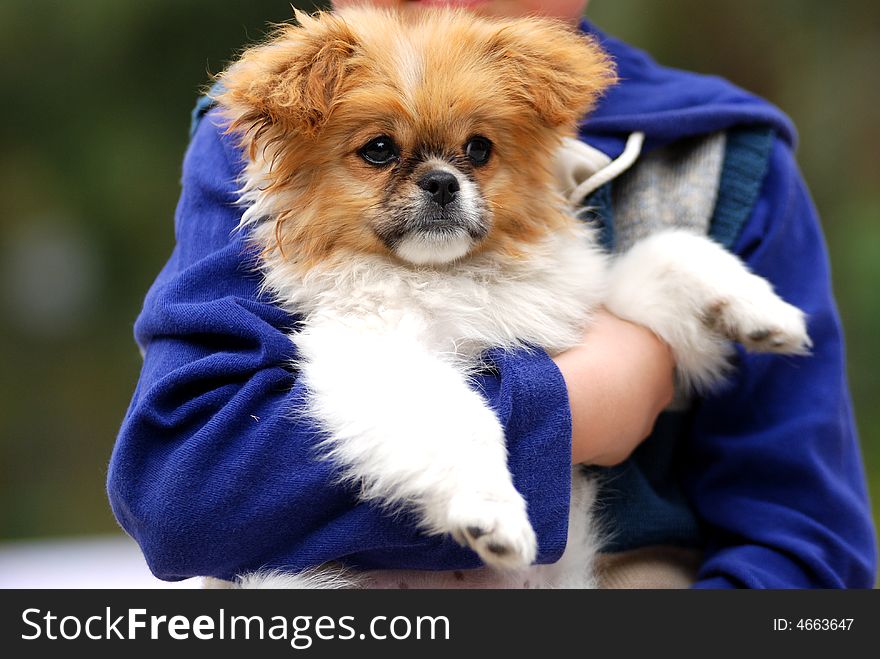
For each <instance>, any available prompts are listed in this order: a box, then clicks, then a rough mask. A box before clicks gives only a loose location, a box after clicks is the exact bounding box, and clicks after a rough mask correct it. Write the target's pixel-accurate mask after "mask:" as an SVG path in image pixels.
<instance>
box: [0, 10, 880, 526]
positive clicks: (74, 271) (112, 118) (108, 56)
mask: <svg viewBox="0 0 880 659" xmlns="http://www.w3.org/2000/svg"><path fill="white" fill-rule="evenodd" d="M296 4H297V5H298V6H302V7H312V6H313V5H311V4H310V3H296ZM291 13H292V12H291V9H290V5H289V3H287V2H284V1H282V0H212V1H211V2H208V1H207V0H145V1H144V2H119V1H118V0H67V1H61V2H58V1H48V0H47V1H44V2H30V1H28V0H2V2H0V145H2V146H0V218H2V223H3V224H2V232H0V364H2V366H0V410H2V413H0V469H2V471H0V474H2V476H0V539H13V538H32V537H44V536H64V535H83V534H92V533H100V532H107V531H112V530H114V529H115V528H116V524H115V522H114V520H113V517H112V515H111V514H110V511H109V507H108V504H107V501H106V497H105V494H104V479H105V475H106V464H107V461H108V458H109V455H110V451H111V448H112V445H113V441H114V438H115V435H116V432H117V430H118V427H119V424H120V421H121V419H122V416H123V414H124V412H125V409H126V406H127V405H128V402H129V399H130V397H131V394H132V391H133V390H134V386H135V382H136V380H137V376H138V370H139V368H140V356H139V354H138V351H137V348H136V347H135V345H134V341H133V339H132V324H133V322H134V319H135V317H136V315H137V313H138V311H139V309H140V305H141V302H142V299H143V296H144V294H145V293H146V291H147V288H148V287H149V285H150V283H151V281H152V279H153V277H154V276H155V275H156V273H157V272H158V270H159V269H160V268H161V266H162V264H163V263H164V261H165V259H166V257H167V256H168V254H169V253H170V250H171V247H172V241H173V227H172V217H173V213H174V207H175V203H176V201H177V195H178V192H179V188H178V179H179V172H180V163H181V158H182V155H183V151H184V149H185V147H186V142H187V128H188V124H189V111H190V108H191V106H192V104H193V102H194V100H195V98H196V96H197V94H198V90H199V89H200V87H201V86H202V85H203V84H204V83H205V82H206V81H207V80H208V74H209V72H211V73H213V72H217V71H219V70H221V69H222V68H223V65H224V63H226V62H227V61H228V60H229V58H230V57H232V55H233V54H234V53H235V52H236V51H237V50H238V49H239V48H240V47H241V46H243V45H244V44H246V43H248V42H251V41H254V40H256V39H259V38H260V37H261V35H263V34H264V33H265V26H266V24H267V22H269V21H281V20H285V19H287V18H289V17H290V16H291ZM588 16H589V17H590V18H591V19H592V20H594V21H595V22H596V23H597V24H599V25H600V26H601V27H603V28H604V29H605V30H606V31H608V32H610V33H612V34H615V35H617V36H619V37H622V38H624V39H626V40H628V41H629V42H631V43H633V44H635V45H638V46H640V47H642V48H645V49H647V50H649V51H650V52H652V53H653V54H654V55H655V56H656V57H657V58H658V59H659V60H660V61H661V62H663V63H666V64H669V65H673V66H678V67H683V68H689V69H693V70H698V71H702V72H711V73H717V74H720V75H722V76H725V77H727V78H730V79H731V80H733V81H734V82H736V83H738V84H740V85H741V86H743V87H746V88H748V89H750V90H752V91H754V92H757V93H758V94H761V95H763V96H765V97H767V98H769V99H770V100H772V101H773V102H775V103H776V104H777V105H779V106H781V107H782V108H783V109H784V110H785V111H786V112H788V113H789V114H790V115H791V116H792V117H793V118H794V120H795V122H796V123H797V125H798V127H799V129H800V132H801V146H800V151H799V161H800V164H801V166H802V168H803V171H804V174H805V176H806V179H807V181H808V183H809V185H810V188H811V189H812V191H813V194H814V197H815V200H816V203H817V205H818V207H819V209H820V212H821V215H822V218H823V224H824V227H825V230H826V232H827V237H828V243H829V248H830V251H831V255H832V262H833V267H834V284H835V290H836V292H837V295H838V300H839V305H840V310H841V313H842V315H843V320H844V324H845V327H846V332H847V338H848V348H849V369H850V370H849V373H850V381H851V385H852V390H853V395H854V399H855V407H856V413H857V417H858V422H859V428H860V433H861V439H862V446H863V450H864V454H865V460H866V464H867V469H868V472H869V476H870V479H871V483H872V489H873V496H874V507H875V511H877V510H880V505H878V504H880V501H878V493H880V375H878V359H877V355H878V352H880V351H878V348H877V343H876V342H877V338H878V336H880V294H878V292H877V289H878V284H880V185H878V182H880V176H878V154H880V121H878V120H877V108H878V107H880V85H878V84H877V81H878V71H877V67H878V64H880V3H876V2H873V1H871V0H863V1H859V0H848V1H845V2H830V1H828V0H772V1H771V2H767V1H766V0H736V1H735V2H732V1H718V2H705V1H704V0H664V1H663V2H660V1H658V0H593V2H592V4H591V7H590V10H589V12H588Z"/></svg>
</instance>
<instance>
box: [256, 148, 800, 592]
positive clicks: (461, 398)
mask: <svg viewBox="0 0 880 659" xmlns="http://www.w3.org/2000/svg"><path fill="white" fill-rule="evenodd" d="M266 157H267V158H268V159H269V160H271V157H272V154H271V153H269V154H267V156H266ZM263 167H264V165H261V164H260V163H251V164H250V165H249V166H248V168H247V169H246V173H245V186H244V189H243V194H242V199H243V201H244V202H245V203H247V204H248V205H249V206H248V209H247V210H246V211H245V213H244V216H243V219H242V225H243V226H248V227H249V228H250V229H251V230H252V238H253V240H254V241H255V242H256V243H257V244H258V245H261V246H267V245H271V244H272V241H273V240H274V227H273V225H272V223H271V222H261V221H260V220H261V219H262V218H265V217H271V215H272V214H273V212H274V209H276V208H283V207H285V206H286V205H287V204H288V203H289V202H290V200H287V199H283V198H280V197H281V195H276V196H274V197H271V198H270V197H267V195H265V194H263V193H262V192H261V182H262V180H263V178H264V177H263V174H262V172H263V171H264V170H263ZM303 212H304V213H305V212H307V211H306V210H304V211H303ZM301 219H302V218H301ZM268 254H269V256H268V257H267V259H266V261H265V262H264V263H263V266H264V267H263V272H264V275H265V288H266V290H267V291H268V292H270V293H271V294H272V295H274V297H275V299H276V300H277V302H278V303H279V304H280V305H282V306H283V307H285V308H287V309H289V310H291V311H295V312H296V313H298V314H301V315H303V317H304V321H303V323H302V325H301V330H300V331H299V332H298V333H296V334H295V335H293V336H292V337H291V338H292V340H293V341H294V343H295V344H296V347H297V353H298V364H297V366H298V368H299V369H300V371H301V377H302V378H303V382H304V383H305V384H306V386H307V389H308V392H309V402H310V413H311V414H312V415H313V416H314V418H315V419H316V420H317V422H318V423H319V424H320V426H321V427H322V428H323V430H324V431H325V433H326V436H325V439H324V441H323V442H322V443H321V448H322V450H323V457H325V458H326V459H330V460H332V461H333V462H334V463H335V464H336V465H337V466H338V468H339V472H340V475H341V478H342V479H344V480H346V481H348V482H350V483H352V484H354V485H356V486H357V487H358V488H359V492H360V496H361V498H362V499H364V500H368V501H373V502H376V503H378V504H380V505H382V506H385V507H386V508H387V509H388V510H389V511H395V510H398V509H401V508H406V509H408V510H410V511H414V512H415V513H416V514H417V516H418V519H419V520H420V522H421V527H422V529H423V530H424V532H425V533H428V534H448V535H451V536H452V537H453V538H455V539H456V540H458V541H459V542H461V543H462V544H465V545H467V546H469V547H471V549H473V550H474V551H475V552H476V553H477V554H478V555H479V556H480V557H481V558H482V559H483V561H484V562H485V563H486V564H487V565H488V566H489V567H488V568H483V569H481V570H475V571H468V572H466V573H458V572H440V573H434V572H431V573H414V572H411V571H381V572H372V573H365V574H361V575H359V576H358V581H357V582H353V581H349V580H347V579H346V578H340V574H339V573H338V571H328V572H326V573H324V572H322V571H320V570H318V571H317V572H315V571H311V572H310V573H309V574H307V575H296V576H294V577H291V576H290V575H283V574H279V573H272V574H268V575H249V576H247V577H246V578H245V579H244V580H243V581H242V583H241V585H243V586H246V587H260V586H290V587H316V586H321V587H344V586H350V585H365V586H367V587H400V586H401V585H407V586H412V587H446V586H451V587H462V586H465V587H466V586H471V587H481V588H482V587H518V588H522V587H536V588H541V587H594V586H595V585H596V581H595V575H594V574H593V571H592V567H591V566H592V562H593V557H594V555H595V553H596V552H597V551H598V550H599V548H600V546H601V533H600V532H599V530H598V529H597V528H596V526H595V524H594V522H593V521H592V507H593V502H594V499H595V492H596V487H597V485H596V483H595V482H592V481H589V480H587V479H586V478H585V477H584V476H583V475H582V474H581V473H580V472H579V471H578V470H577V469H575V470H574V472H573V484H572V499H571V507H570V510H571V512H570V527H569V541H568V546H567V548H566V551H565V554H564V555H563V557H562V559H561V560H560V561H559V562H558V563H556V564H554V565H545V566H531V565H530V564H531V563H532V561H533V560H534V558H535V554H536V539H535V534H534V532H533V530H532V528H531V526H530V524H529V520H528V516H527V511H526V503H525V501H524V500H523V498H522V496H521V495H520V494H519V493H518V492H517V491H516V489H515V488H514V486H513V483H512V480H511V476H510V473H509V470H508V468H507V461H506V447H505V438H504V434H503V429H502V427H501V425H500V423H499V422H498V419H497V418H496V417H495V415H494V413H493V412H492V411H491V410H490V409H489V407H488V406H487V405H486V402H485V401H484V400H483V399H482V398H481V396H480V395H479V394H477V393H476V392H475V391H473V390H472V389H471V388H470V387H469V386H468V377H469V374H470V373H472V372H473V369H474V368H475V367H477V366H478V365H479V358H480V354H481V353H482V352H483V351H484V350H486V349H487V348H493V347H494V348H502V349H513V348H518V347H528V346H533V347H536V348H540V349H544V350H547V351H548V352H550V353H551V354H555V353H558V352H560V351H562V350H565V349H567V348H569V347H571V346H573V345H575V344H576V343H577V342H578V340H579V338H580V336H581V335H582V331H583V328H584V326H585V324H586V323H587V322H589V318H590V314H591V312H592V311H593V310H594V309H596V308H597V307H598V306H599V305H600V304H603V303H604V304H605V305H607V306H608V307H609V308H610V310H611V311H613V312H614V313H615V314H617V315H619V316H621V317H623V318H628V319H631V320H633V321H635V322H638V323H640V324H642V325H644V326H646V327H649V328H651V329H652V330H653V331H655V332H656V333H657V334H658V335H659V336H660V337H662V338H663V339H664V340H665V341H666V342H668V343H669V345H670V346H671V347H672V349H673V351H674V353H675V356H676V360H677V366H678V372H679V374H680V377H681V379H682V382H683V383H686V384H687V385H693V386H696V387H700V388H702V389H706V388H709V387H711V386H713V385H714V384H715V383H717V382H718V380H719V378H720V377H722V375H723V373H724V370H725V364H726V361H725V360H726V356H727V354H728V352H729V340H730V339H734V340H738V341H742V342H744V343H745V344H746V345H747V347H750V348H752V349H757V350H767V351H775V352H790V353H791V352H793V353H797V352H803V351H805V350H806V348H807V347H808V345H809V339H808V338H807V335H806V331H805V327H804V319H803V314H802V313H801V312H800V311H799V310H797V309H795V308H794V307H791V306H790V305H788V304H786V303H785V302H783V301H782V300H780V299H779V298H778V297H776V296H775V295H774V294H773V292H772V289H771V288H770V286H769V284H767V283H766V282H765V281H764V280H762V279H760V278H758V277H755V276H754V275H752V274H750V273H749V272H748V271H747V270H746V269H745V267H744V266H743V265H742V263H741V262H740V261H739V260H738V259H736V257H734V256H733V255H731V254H729V253H728V252H726V251H724V250H723V249H722V248H721V247H720V246H718V245H715V244H714V243H712V242H711V241H709V240H708V239H706V238H703V237H699V236H694V235H691V234H687V233H685V232H681V231H671V232H665V233H663V234H659V235H657V236H654V237H652V238H649V239H647V240H645V241H644V242H642V243H640V244H638V245H636V246H635V247H634V248H633V249H632V250H631V251H630V252H629V253H627V254H625V255H624V256H622V257H620V258H618V259H617V260H616V261H615V262H613V263H611V265H610V267H609V263H608V259H607V257H606V256H605V255H603V254H602V253H601V252H600V251H599V250H598V249H597V247H596V246H595V242H594V240H593V237H592V235H591V234H590V232H589V231H588V230H587V229H586V228H584V227H583V226H581V225H579V224H578V223H577V222H576V220H575V219H574V218H572V221H571V225H570V228H569V230H567V231H561V232H559V233H557V234H555V235H553V236H551V237H549V238H547V239H546V240H544V241H543V242H541V243H538V244H534V245H531V246H529V247H528V249H527V251H526V253H525V255H523V256H521V257H518V258H504V257H500V256H498V255H489V254H486V255H481V256H468V257H466V258H462V257H463V256H465V255H463V254H462V255H461V256H458V257H456V259H457V260H454V261H452V262H450V263H446V264H445V265H444V264H440V265H435V266H433V267H420V266H418V265H407V264H404V263H400V262H397V261H394V260H392V259H390V258H385V257H381V256H375V255H364V254H351V255H350V256H349V258H347V259H340V260H337V261H335V262H334V263H335V265H331V264H326V265H325V266H318V267H316V268H312V269H311V270H309V271H308V273H307V274H302V269H301V267H300V266H299V264H297V263H296V261H295V259H291V260H288V258H285V257H283V256H281V255H279V254H277V253H273V252H271V251H270V252H268ZM476 529H479V530H480V531H479V533H478V532H476ZM493 548H494V550H493ZM498 548H501V549H503V552H501V553H499V552H498V551H497V550H498ZM325 576H326V578H324V577H325Z"/></svg>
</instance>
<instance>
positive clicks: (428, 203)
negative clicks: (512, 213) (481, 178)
mask: <svg viewBox="0 0 880 659" xmlns="http://www.w3.org/2000/svg"><path fill="white" fill-rule="evenodd" d="M432 175H434V177H433V178H432ZM414 187H415V190H414V191H411V192H410V193H409V194H408V195H406V198H405V199H403V200H400V201H398V203H396V204H390V206H391V207H392V208H390V209H389V210H390V212H389V213H388V215H387V216H386V217H385V218H384V219H383V220H382V221H380V222H377V223H376V224H375V225H374V227H373V230H374V232H375V233H376V235H377V237H378V238H379V240H381V241H382V242H383V243H384V244H385V246H386V247H387V248H388V249H389V251H391V252H392V253H393V254H395V255H396V256H398V257H399V258H401V259H403V260H404V261H408V262H410V263H413V264H415V265H440V264H444V263H450V262H452V261H456V260H458V259H461V258H462V257H464V256H466V255H467V254H468V253H469V252H470V251H471V250H472V249H473V248H474V246H475V245H476V244H477V243H479V242H480V241H481V240H483V239H484V238H485V237H486V236H487V235H488V233H489V227H490V220H489V217H488V214H487V213H486V212H485V208H484V203H483V201H482V198H481V196H480V194H479V191H478V190H477V187H476V185H475V184H474V183H473V182H471V181H470V180H469V179H467V178H465V177H462V176H460V175H458V176H456V177H455V179H454V180H453V178H452V176H451V175H450V173H449V171H448V170H447V171H442V172H439V173H438V172H436V171H435V172H430V173H429V174H428V175H426V176H424V177H421V178H420V179H419V180H418V182H417V185H416V186H414Z"/></svg>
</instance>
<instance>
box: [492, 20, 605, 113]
mask: <svg viewBox="0 0 880 659" xmlns="http://www.w3.org/2000/svg"><path fill="white" fill-rule="evenodd" d="M488 48H489V55H490V57H492V58H493V59H494V60H495V61H496V62H497V63H498V64H499V66H500V67H501V73H500V75H502V76H505V82H506V84H507V85H508V86H509V91H510V92H511V93H512V94H513V96H514V97H515V98H518V99H519V100H521V101H523V102H525V103H526V104H527V105H528V106H530V107H532V108H533V109H534V110H535V111H536V112H537V114H538V116H539V117H540V118H541V119H542V120H543V121H544V122H545V123H546V124H547V125H549V126H551V127H553V128H557V127H561V126H566V125H570V126H572V127H573V126H574V125H575V123H576V122H577V121H578V120H579V119H581V118H582V117H583V116H584V115H585V114H587V112H589V111H590V110H591V109H592V108H593V106H594V105H595V103H596V101H597V100H598V98H599V96H601V94H602V93H603V92H604V91H605V90H606V89H607V88H608V87H610V86H611V85H613V84H614V83H615V82H617V75H616V72H615V66H614V62H613V61H612V60H611V58H610V57H609V56H608V55H607V54H606V53H605V51H604V50H602V48H601V47H600V46H599V44H598V43H597V42H596V40H595V39H594V38H593V37H590V36H587V35H585V34H583V33H582V32H580V31H578V30H576V29H575V28H572V27H569V26H568V25H566V24H563V23H561V22H559V21H556V20H553V19H545V18H537V17H529V18H525V19H513V20H509V21H505V22H504V23H503V24H502V25H501V26H499V27H498V28H497V29H495V30H494V32H493V33H492V34H491V36H490V38H489V41H488Z"/></svg>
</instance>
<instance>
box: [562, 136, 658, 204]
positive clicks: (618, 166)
mask: <svg viewBox="0 0 880 659" xmlns="http://www.w3.org/2000/svg"><path fill="white" fill-rule="evenodd" d="M644 143H645V134H644V133H631V134H630V136H629V137H628V138H627V139H626V146H625V147H624V148H623V153H621V154H620V155H619V156H618V157H617V158H615V159H614V160H612V161H611V162H609V163H608V164H607V165H606V166H605V167H602V168H601V169H599V170H598V171H596V172H595V173H594V174H592V175H591V176H589V177H588V178H587V179H586V180H584V181H581V182H580V183H578V184H577V186H576V187H575V188H574V189H573V190H572V191H571V192H569V193H568V201H569V203H571V204H572V205H573V206H577V205H579V204H581V203H582V202H583V201H584V199H585V198H586V197H587V195H589V194H590V193H591V192H594V191H595V190H597V189H599V188H601V187H602V186H603V185H605V184H606V183H608V181H611V180H613V179H615V178H617V177H618V176H620V175H621V174H623V173H624V172H625V171H626V170H628V169H629V168H630V167H632V166H633V163H635V161H636V160H637V159H638V157H639V154H641V152H642V145H643V144H644Z"/></svg>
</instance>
